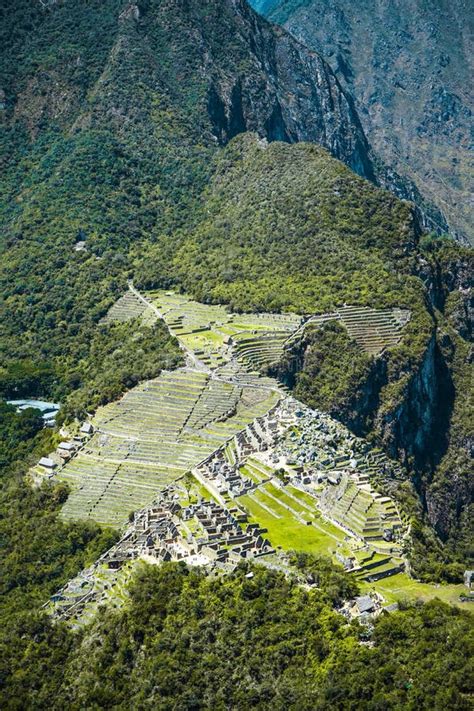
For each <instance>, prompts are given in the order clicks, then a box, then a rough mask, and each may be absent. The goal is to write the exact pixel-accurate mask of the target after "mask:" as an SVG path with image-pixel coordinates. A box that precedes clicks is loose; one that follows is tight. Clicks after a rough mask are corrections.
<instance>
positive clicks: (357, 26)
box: [252, 0, 474, 242]
mask: <svg viewBox="0 0 474 711" xmlns="http://www.w3.org/2000/svg"><path fill="white" fill-rule="evenodd" d="M252 5H253V7H255V8H256V9H257V10H259V11H260V12H262V14H263V15H265V16H266V17H268V18H269V19H271V20H272V21H274V22H277V23H279V24H281V25H283V26H284V27H286V28H287V29H288V30H289V31H290V32H291V33H292V34H293V35H294V36H295V37H297V38H298V39H300V40H301V41H302V42H304V43H305V44H306V45H307V46H308V47H310V48H312V49H315V50H316V51H318V52H321V54H322V55H323V57H324V58H325V59H326V60H327V61H328V62H329V63H330V65H331V67H332V68H333V70H334V71H335V73H336V76H337V77H338V79H339V81H340V82H341V84H342V86H344V87H345V88H346V89H348V90H349V91H350V92H351V94H352V96H353V97H354V99H355V100H356V105H357V110H358V112H359V116H360V118H361V122H362V125H363V126H364V130H365V131H366V134H367V136H368V139H369V141H370V143H371V144H372V145H373V147H374V148H375V150H376V151H377V152H378V153H379V154H380V155H381V156H382V158H383V159H384V160H385V161H386V162H387V163H388V164H389V165H391V166H393V167H394V168H395V169H396V170H397V171H398V172H399V173H400V174H401V175H403V176H409V177H410V178H411V179H412V180H413V181H414V182H415V184H416V185H417V186H418V188H419V190H420V192H421V193H422V194H423V195H424V196H425V197H427V198H428V199H429V200H431V201H433V202H434V203H435V204H437V205H438V207H439V208H440V209H441V211H442V212H443V214H444V215H445V216H446V218H447V220H448V223H449V225H450V228H451V229H452V230H454V231H457V232H458V233H459V234H460V235H463V236H464V237H466V238H467V239H469V240H470V241H471V242H473V240H474V228H473V221H472V200H471V195H472V170H473V166H472V157H471V155H470V151H471V132H472V110H473V96H472V56H473V44H472V34H473V26H474V13H473V12H472V5H471V4H470V3H469V2H465V0H454V1H451V0H449V1H447V0H443V1H439V2H425V1H424V0H396V2H393V1H392V0H390V1H388V0H370V1H369V2H367V1H365V0H364V2H362V1H361V0H356V2H353V0H350V1H349V0H336V1H335V2H330V3H328V2H326V1H325V0H303V1H301V0H252Z"/></svg>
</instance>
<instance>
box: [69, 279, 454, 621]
mask: <svg viewBox="0 0 474 711" xmlns="http://www.w3.org/2000/svg"><path fill="white" fill-rule="evenodd" d="M335 316H336V317H337V319H338V320H340V321H342V322H343V323H344V325H345V326H346V328H347V330H348V332H349V334H350V335H351V337H353V338H354V339H355V340H356V341H357V343H358V344H359V346H360V347H361V348H364V349H365V350H367V351H369V352H371V353H374V354H376V353H378V352H380V350H382V349H383V348H385V347H387V346H389V345H394V344H395V343H396V342H398V339H399V338H400V331H401V328H402V327H403V325H404V323H406V321H407V319H408V318H409V314H408V312H403V311H401V310H397V309H390V310H385V311H378V312H376V311H374V310H372V309H366V308H364V309H356V308H354V307H345V308H343V309H340V310H339V311H338V312H337V313H336V314H326V315H324V316H317V317H313V318H310V319H309V320H307V321H306V323H316V325H317V324H319V323H324V321H325V320H329V319H331V318H334V317H335ZM137 317H138V318H151V319H153V318H158V317H161V318H163V319H164V320H165V322H166V323H167V325H168V327H169V329H170V331H171V332H172V333H173V335H175V336H176V337H177V338H178V340H179V341H180V343H181V346H182V348H183V349H184V350H185V351H186V352H187V355H188V358H187V362H188V366H187V367H185V368H180V369H178V370H176V371H173V372H163V373H162V374H161V375H160V377H158V378H156V379H154V380H150V381H147V382H144V383H142V384H141V385H139V386H137V387H135V388H133V389H132V390H130V391H129V392H128V393H126V394H125V395H124V396H123V397H122V398H121V399H120V400H118V401H117V402H114V403H111V404H109V405H106V406H105V407H101V408H99V410H98V411H97V413H96V415H95V417H94V418H93V420H92V424H93V428H94V431H93V434H92V436H90V437H89V438H88V439H87V441H86V442H85V443H84V445H83V446H82V447H81V449H80V451H79V452H78V453H76V454H75V456H73V457H72V458H71V459H70V460H69V461H68V462H66V463H65V464H64V466H62V467H60V468H59V469H58V471H57V474H56V476H57V477H58V478H59V479H61V480H63V481H66V482H68V483H69V484H70V486H71V489H72V492H71V494H70V496H69V498H68V500H67V502H66V504H65V505H64V507H63V509H62V516H63V517H64V518H67V519H78V518H91V519H94V520H96V521H98V522H100V523H102V524H106V525H114V526H119V527H120V526H124V525H125V524H126V522H127V520H129V516H130V513H131V512H132V511H133V512H135V513H136V512H137V511H140V514H138V515H137V514H136V515H135V519H134V521H135V523H134V524H132V530H133V531H134V533H133V536H132V538H130V537H129V534H128V533H127V534H125V536H124V538H123V539H122V540H123V541H124V543H123V544H122V543H121V544H119V549H120V550H121V555H122V556H125V558H123V557H122V558H120V556H119V558H120V559H119V560H118V561H117V560H115V558H114V557H113V556H112V558H111V559H110V560H109V564H108V566H104V564H103V562H100V561H99V562H98V564H97V565H96V566H94V569H93V573H91V574H88V576H86V577H87V580H82V581H81V580H80V579H79V580H76V581H72V582H71V586H72V587H70V589H69V588H68V589H67V591H65V592H64V599H63V598H62V597H60V599H58V601H57V603H55V604H56V607H57V608H58V609H59V610H60V609H61V605H63V604H64V605H65V606H66V607H67V610H68V612H67V613H65V614H67V615H69V610H75V609H76V603H75V599H76V596H77V599H78V603H77V605H78V607H77V609H82V610H83V611H84V613H85V614H86V618H85V619H86V621H87V619H88V617H87V615H88V614H89V613H88V612H87V610H88V609H89V607H88V606H87V605H86V606H85V607H84V605H83V602H82V601H81V595H83V594H84V595H86V597H88V599H89V598H90V600H92V601H95V602H93V606H94V605H95V604H96V603H97V602H98V601H100V600H103V601H105V600H106V599H107V596H108V595H109V593H107V590H108V589H109V588H110V585H111V584H112V581H113V580H114V579H115V577H114V575H115V573H112V571H111V569H110V565H113V566H114V567H115V566H116V564H118V566H119V568H120V572H117V570H118V569H117V570H116V571H115V572H116V573H117V576H116V579H117V583H116V584H117V585H118V589H119V598H120V599H119V604H122V602H123V599H125V594H122V593H123V590H122V587H123V586H122V587H121V585H122V583H121V580H122V579H123V580H125V579H126V578H127V577H128V575H129V569H130V565H131V560H132V559H136V557H137V556H138V557H142V556H143V554H144V553H146V556H148V557H149V555H150V553H149V552H147V551H149V548H147V546H148V545H149V544H148V543H147V542H146V541H150V540H151V539H150V538H149V535H150V534H148V533H147V534H146V535H145V533H144V532H143V531H142V530H141V528H140V526H141V525H142V524H141V523H140V522H141V521H143V520H147V521H149V520H151V519H150V518H149V516H150V515H151V514H150V512H153V511H154V510H155V509H153V506H156V501H157V497H158V498H159V497H160V496H161V497H162V496H163V495H164V496H165V498H166V496H168V497H169V496H170V492H175V493H174V494H173V495H172V496H173V497H174V498H172V499H169V502H170V503H169V504H168V505H169V506H172V507H176V506H178V502H177V500H176V492H178V498H179V505H180V506H182V507H184V508H185V509H186V517H185V519H181V518H180V517H176V515H175V513H174V514H173V516H172V520H173V522H174V523H173V525H174V528H173V526H171V529H172V530H173V531H174V533H173V535H174V536H175V537H176V536H177V538H176V540H175V543H173V544H172V546H171V548H169V549H168V548H166V546H165V548H163V547H162V543H159V540H158V539H157V544H156V546H157V547H156V551H155V553H154V554H153V555H155V556H156V557H157V560H161V559H163V560H165V559H167V558H166V556H169V555H171V556H172V557H173V556H177V559H179V558H180V556H185V557H186V556H188V557H189V555H191V554H192V555H194V556H197V558H198V559H199V561H201V562H199V564H203V563H202V561H204V560H207V561H208V562H210V563H212V564H213V562H215V561H216V560H217V561H218V562H219V563H222V564H227V563H226V561H227V562H231V563H232V564H235V562H236V561H237V560H238V558H239V556H240V555H242V556H249V555H250V556H251V555H257V556H258V555H264V556H267V555H268V554H269V553H272V551H273V550H274V549H276V551H277V552H278V550H281V551H282V552H284V551H287V550H291V549H297V550H303V551H308V552H312V553H316V554H325V555H328V554H329V555H331V556H332V557H333V559H335V560H337V561H339V562H340V563H341V564H342V565H343V566H344V567H345V569H346V570H348V571H350V572H351V573H352V574H353V575H354V576H355V577H356V578H357V579H358V581H359V583H360V585H361V587H362V589H363V590H366V591H369V592H370V591H372V590H377V591H378V592H380V593H381V594H382V595H383V596H384V597H385V599H386V600H388V601H389V602H390V601H392V600H396V599H400V598H402V597H419V596H421V597H424V598H427V597H433V596H434V595H436V589H435V588H433V586H420V584H418V583H416V581H412V580H411V579H410V578H409V577H408V576H407V574H406V573H405V572H403V568H404V561H403V558H402V548H403V538H404V537H405V535H406V533H407V530H408V527H407V521H406V520H405V518H404V515H403V512H400V511H399V510H398V508H397V506H396V504H395V502H394V501H393V500H392V499H391V498H390V497H388V496H383V495H382V494H380V493H379V491H378V485H380V484H381V483H382V482H385V483H386V482H390V481H392V482H393V481H394V480H396V479H397V478H398V477H399V476H400V471H399V466H398V465H397V464H396V463H395V462H392V461H389V460H388V459H387V457H385V455H384V454H383V453H382V452H381V451H380V450H377V449H375V448H373V447H371V446H370V445H369V444H368V443H367V442H365V441H364V440H360V439H358V438H357V437H355V436H354V435H352V434H351V433H350V432H349V431H348V430H347V429H346V428H345V427H343V426H342V425H340V424H339V423H338V422H336V421H335V420H333V419H332V418H330V417H329V416H327V415H325V414H324V413H322V412H318V411H314V410H310V409H309V408H307V407H305V406H303V405H302V404H301V403H299V402H298V401H296V400H294V399H293V398H291V397H288V396H287V393H286V392H285V389H284V388H283V387H282V386H281V385H279V384H278V383H277V382H276V381H274V380H273V379H272V378H270V377H266V376H263V375H262V374H261V371H264V370H265V369H266V368H267V366H268V365H269V364H271V363H273V362H275V361H277V360H279V359H280V357H281V354H282V352H283V349H284V348H285V345H286V344H287V343H289V342H291V340H292V338H293V337H294V336H295V335H297V334H298V332H299V331H300V330H301V329H302V328H304V327H305V324H304V323H303V319H302V318H300V317H297V316H293V315H291V314H290V315H273V314H239V315H237V314H231V313H229V312H228V311H227V310H226V309H225V308H224V307H222V306H212V305H211V306H209V305H205V304H199V303H197V302H195V301H191V300H189V299H187V298H186V297H185V296H183V295H179V294H175V293H173V292H169V291H168V292H165V291H159V292H150V293H148V294H146V295H144V296H143V295H141V294H139V293H138V292H137V291H136V290H135V289H134V288H133V285H131V286H130V293H129V294H127V295H126V296H125V297H123V298H122V299H120V300H119V301H118V302H117V303H116V304H115V306H114V307H112V309H111V310H110V311H109V314H108V316H107V318H109V319H111V320H113V319H117V320H127V319H129V318H137ZM259 371H260V372H259ZM188 472H192V474H193V477H192V484H191V486H189V479H188V480H187V484H186V479H185V478H184V475H185V474H186V473H188ZM166 492H168V493H166ZM209 499H210V500H211V502H214V503H210V504H209V503H206V501H208V500H209ZM162 500H163V499H162ZM193 501H194V503H192V502H193ZM153 502H155V504H153ZM186 502H187V503H186ZM209 506H210V508H209ZM178 508H179V506H178ZM184 508H183V510H184ZM160 515H161V514H160ZM163 515H165V514H163ZM166 515H168V514H166ZM166 515H165V519H166ZM211 519H212V520H211ZM239 521H246V522H247V524H248V530H247V531H245V530H244V529H240V528H239V526H240V523H239ZM160 525H161V524H160ZM166 525H168V524H166ZM170 525H171V524H170ZM242 525H243V524H242ZM203 526H204V528H203ZM171 529H170V530H171ZM128 530H130V529H128ZM150 530H151V529H150ZM160 530H161V529H160ZM153 535H154V534H153ZM160 535H163V536H164V537H165V539H166V540H169V536H170V531H169V530H168V529H167V528H165V529H163V531H162V534H160ZM160 540H161V541H163V540H164V539H163V538H161V539H160ZM133 541H135V543H133V545H132V547H131V548H130V545H131V542H133ZM121 546H122V547H123V546H125V548H124V549H123V550H122V549H121ZM127 546H128V548H127ZM137 546H138V547H137ZM160 546H161V547H160ZM173 546H174V547H173ZM140 551H141V552H140ZM192 551H194V553H192ZM114 555H115V554H114ZM192 555H191V557H192ZM231 558H232V560H231ZM271 560H273V554H272V555H270V558H269V561H270V564H272V563H271ZM124 561H125V562H126V565H123V562H124ZM91 586H92V587H91ZM86 588H87V590H86ZM89 588H90V590H89ZM422 588H423V589H422ZM451 588H453V589H452V590H451ZM454 588H456V589H454ZM120 591H122V592H120ZM440 594H441V595H443V596H444V597H445V598H446V599H448V598H449V600H451V601H454V600H455V598H456V596H459V590H458V589H457V587H456V586H450V590H447V589H446V588H443V589H442V590H440ZM71 603H73V604H72V607H71ZM74 615H75V613H73V614H72V617H74ZM81 615H82V613H81ZM71 619H72V618H71Z"/></svg>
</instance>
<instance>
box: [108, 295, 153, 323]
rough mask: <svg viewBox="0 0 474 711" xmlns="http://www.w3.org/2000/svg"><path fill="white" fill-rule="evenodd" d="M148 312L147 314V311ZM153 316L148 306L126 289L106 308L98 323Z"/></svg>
mask: <svg viewBox="0 0 474 711" xmlns="http://www.w3.org/2000/svg"><path fill="white" fill-rule="evenodd" d="M147 312H149V314H148V313H147ZM148 316H153V312H152V310H151V309H150V307H149V306H147V304H146V303H145V301H143V300H142V299H140V297H139V296H137V295H136V294H134V293H133V292H132V291H127V292H126V293H125V294H124V295H123V296H121V297H120V299H118V300H117V301H116V302H115V303H114V304H112V306H111V307H110V309H109V310H108V312H107V314H106V315H105V316H104V317H103V318H102V319H101V321H100V323H105V324H107V323H114V322H117V321H119V322H121V323H123V322H125V321H132V319H135V318H142V317H148Z"/></svg>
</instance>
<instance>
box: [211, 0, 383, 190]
mask: <svg viewBox="0 0 474 711" xmlns="http://www.w3.org/2000/svg"><path fill="white" fill-rule="evenodd" d="M230 5H232V7H233V10H234V22H235V25H236V31H237V33H238V36H239V37H240V39H241V41H242V42H245V45H246V46H247V51H248V57H247V62H248V66H249V69H250V68H251V71H249V70H247V71H245V72H244V73H242V72H240V71H238V72H236V71H235V66H234V67H232V66H231V62H226V63H225V64H224V65H221V66H219V67H217V66H216V64H215V62H213V61H212V58H211V56H210V55H209V54H207V53H206V52H204V53H203V72H204V74H205V75H207V76H209V77H213V78H214V80H213V81H212V83H211V84H210V86H209V90H208V92H209V93H208V111H209V116H210V118H211V121H212V125H213V132H214V135H215V136H216V138H217V139H218V140H219V142H221V143H224V142H227V141H228V140H229V139H230V138H232V137H233V136H235V135H236V134H237V133H242V132H243V131H256V132H257V133H259V134H260V135H263V136H265V137H266V138H267V139H268V140H270V141H273V140H278V141H287V142H290V143H295V142H298V141H311V142H315V143H319V144H320V145H322V146H324V147H325V148H327V149H328V150H329V151H330V152H331V153H332V154H333V155H334V156H335V157H337V158H339V159H340V160H342V161H344V162H345V163H346V164H347V165H349V166H350V167H351V168H352V169H353V170H354V171H355V172H357V173H359V175H362V176H364V177H367V178H369V179H373V169H372V165H371V161H370V158H369V146H368V144H367V141H366V139H365V136H364V133H363V131H362V128H361V126H360V122H359V119H358V116H357V113H356V111H355V109H354V106H353V102H352V99H351V98H350V96H348V95H347V94H346V93H345V92H344V91H343V90H342V88H341V86H340V84H339V81H338V80H337V79H336V77H335V75H334V73H333V71H332V70H331V68H330V67H329V65H328V64H327V63H326V62H325V61H324V60H323V59H322V58H321V57H320V55H318V54H317V53H315V52H311V51H310V50H308V49H307V48H306V47H304V46H303V45H301V44H300V43H299V42H297V41H295V40H294V39H293V38H292V37H291V36H290V35H289V34H288V33H286V32H283V31H281V30H279V29H278V28H276V27H275V26H271V25H269V24H268V23H266V22H265V21H262V20H261V18H259V17H258V16H257V15H256V14H255V13H254V12H253V11H252V10H251V9H250V8H249V7H248V5H247V3H246V2H245V1H244V0H232V2H231V3H230ZM203 39H204V38H203ZM204 46H205V43H203V49H204ZM216 70H217V71H216Z"/></svg>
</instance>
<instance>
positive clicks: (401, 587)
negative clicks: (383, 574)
mask: <svg viewBox="0 0 474 711" xmlns="http://www.w3.org/2000/svg"><path fill="white" fill-rule="evenodd" d="M360 588H361V591H362V592H363V593H365V592H369V591H370V590H376V591H377V592H379V593H381V594H382V595H383V597H384V598H385V600H386V601H387V602H388V603H391V602H397V601H398V600H404V599H408V600H423V601H425V602H426V601H427V600H433V599H434V598H439V599H440V600H443V601H444V602H447V603H450V604H457V605H462V606H463V607H467V608H468V609H469V605H470V604H469V603H461V602H460V600H459V596H460V595H461V593H463V592H466V588H465V586H464V585H432V584H429V583H420V582H418V581H416V580H413V579H412V578H410V577H409V576H408V575H407V574H406V573H397V574H396V575H392V576H390V577H388V578H384V579H383V580H379V581H377V582H375V583H366V582H361V583H360Z"/></svg>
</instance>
